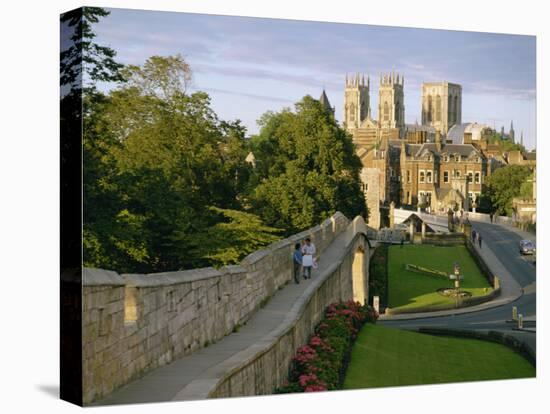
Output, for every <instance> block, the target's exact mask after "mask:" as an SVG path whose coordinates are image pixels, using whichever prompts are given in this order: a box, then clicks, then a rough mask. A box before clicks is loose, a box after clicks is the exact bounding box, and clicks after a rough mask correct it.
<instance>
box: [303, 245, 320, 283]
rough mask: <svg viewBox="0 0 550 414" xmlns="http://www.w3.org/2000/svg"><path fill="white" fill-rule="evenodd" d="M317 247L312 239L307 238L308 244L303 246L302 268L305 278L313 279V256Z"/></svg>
mask: <svg viewBox="0 0 550 414" xmlns="http://www.w3.org/2000/svg"><path fill="white" fill-rule="evenodd" d="M316 251H317V249H316V248H315V245H314V244H313V243H312V242H311V239H310V238H309V237H308V238H306V244H304V247H302V254H303V257H302V268H303V275H304V279H311V268H312V267H313V257H314V256H315V252H316Z"/></svg>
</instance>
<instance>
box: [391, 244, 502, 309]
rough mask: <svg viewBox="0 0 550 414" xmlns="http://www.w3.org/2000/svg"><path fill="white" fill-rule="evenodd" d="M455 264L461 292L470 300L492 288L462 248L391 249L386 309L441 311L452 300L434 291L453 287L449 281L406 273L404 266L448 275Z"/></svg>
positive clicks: (418, 247)
mask: <svg viewBox="0 0 550 414" xmlns="http://www.w3.org/2000/svg"><path fill="white" fill-rule="evenodd" d="M455 261H458V263H459V264H460V268H461V273H462V274H463V275H464V280H463V281H462V282H461V289H463V290H465V291H468V292H470V293H471V294H472V296H481V295H485V294H487V293H489V292H491V291H492V287H491V286H490V285H489V283H488V282H487V279H486V278H485V277H484V276H483V274H482V273H481V270H480V269H479V268H478V266H477V265H476V263H475V262H474V260H473V259H472V257H471V256H470V253H469V252H468V250H467V249H466V247H465V246H451V247H438V246H430V245H405V246H402V247H401V246H391V247H390V248H389V260H388V290H389V296H388V302H389V303H388V306H389V307H390V308H392V309H393V308H399V309H413V308H418V307H425V306H434V307H436V308H437V307H438V306H439V307H441V306H444V305H449V304H451V305H452V304H453V303H455V299H453V298H449V297H445V296H443V295H440V294H439V293H437V289H438V288H443V287H453V283H454V282H453V281H451V280H448V279H444V278H438V277H435V276H427V275H424V274H420V273H416V272H412V271H409V270H407V269H406V268H405V265H406V264H407V263H409V264H414V265H417V266H422V267H427V268H430V269H436V270H440V271H443V272H446V273H447V274H449V273H452V271H453V264H454V262H455Z"/></svg>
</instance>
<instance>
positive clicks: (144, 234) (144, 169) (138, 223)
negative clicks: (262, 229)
mask: <svg viewBox="0 0 550 414" xmlns="http://www.w3.org/2000/svg"><path fill="white" fill-rule="evenodd" d="M123 74H124V78H125V80H126V83H124V84H121V85H120V87H119V88H117V89H116V90H114V91H113V92H111V94H110V95H109V97H108V98H107V99H105V101H104V103H103V106H100V105H96V106H95V107H90V113H91V114H94V120H95V125H96V130H98V132H97V135H99V134H101V135H102V140H97V141H96V140H94V141H93V145H99V143H100V142H106V141H108V142H109V145H108V146H107V147H106V150H105V153H104V154H102V156H103V158H102V171H101V172H100V174H99V176H96V177H95V180H96V183H97V184H98V185H100V186H102V188H104V189H109V190H112V194H111V196H112V197H111V198H110V199H108V200H103V202H102V204H98V201H99V200H98V199H94V198H92V197H91V195H90V197H89V199H88V206H87V210H89V211H90V213H89V214H88V215H87V217H88V218H90V220H89V223H94V224H95V225H94V226H93V231H90V232H88V233H87V234H86V235H87V236H88V237H87V240H86V243H87V245H86V246H88V249H87V250H88V256H87V257H88V258H89V260H90V261H91V262H92V263H99V264H102V266H103V267H105V266H106V264H108V265H110V266H114V268H116V269H117V270H120V271H143V272H148V271H165V270H175V269H181V268H192V267H201V266H208V265H211V264H213V263H216V264H219V263H225V262H226V261H228V260H231V258H235V257H241V256H242V254H244V253H246V252H247V251H248V250H246V249H247V246H248V244H246V243H245V238H244V236H242V237H241V241H242V243H241V244H234V245H233V246H232V245H229V244H227V231H226V230H227V229H226V228H225V227H223V226H222V227H221V229H222V230H224V231H225V232H223V231H220V232H219V234H218V232H217V230H218V229H220V227H219V226H218V224H219V223H220V222H222V221H224V220H225V219H224V216H223V215H220V212H219V211H217V210H215V209H211V208H209V207H210V206H213V207H215V208H221V209H226V210H221V211H233V210H231V209H234V210H239V209H241V208H242V206H241V200H240V199H239V194H240V193H241V192H242V190H243V188H244V187H245V186H246V183H247V180H248V176H249V174H250V167H249V166H248V165H247V164H246V163H245V162H244V159H245V157H246V154H247V148H246V143H245V140H244V134H245V130H244V127H243V126H242V125H241V124H240V122H238V121H236V122H224V121H220V120H218V118H217V116H216V114H215V113H214V112H213V111H212V109H211V107H210V99H209V97H208V95H206V94H205V93H202V92H197V93H193V94H188V93H187V85H188V84H189V82H190V81H191V72H190V68H189V66H188V65H187V63H186V62H185V61H184V59H183V58H182V57H181V56H169V57H160V56H154V57H152V58H150V59H148V60H147V62H146V63H145V64H144V65H143V66H142V67H138V66H131V67H128V68H125V70H124V71H123ZM90 125H92V124H90ZM99 130H101V132H99ZM93 132H94V131H91V133H89V134H88V135H89V136H92V135H93ZM94 153H96V154H101V151H97V150H96V151H95V152H94ZM95 165H99V164H98V163H97V162H96V163H95ZM93 171H94V169H93V168H92V169H91V172H93ZM109 202H112V204H109ZM98 214H99V215H101V216H102V218H104V219H105V220H99V219H98V218H97V217H96V215H98ZM248 219H250V220H251V222H253V223H256V222H257V221H254V220H252V219H253V216H250V217H248ZM232 223H233V222H231V223H230V224H232ZM233 224H235V225H237V227H238V224H239V223H238V222H235V223H233ZM213 229H215V230H213ZM266 229H267V227H266ZM237 230H238V228H237V229H236V230H235V231H237ZM204 234H208V239H205V237H204ZM266 234H267V233H266ZM218 236H219V238H220V239H219V240H218ZM271 240H272V238H266V240H265V243H268V242H270V241H271ZM224 243H226V244H224ZM258 243H259V241H258ZM224 245H226V246H227V247H228V248H231V247H234V246H240V247H242V248H243V249H245V250H243V251H242V252H238V251H237V250H234V251H233V253H228V254H226V255H224V254H223V252H222V251H221V250H219V249H220V248H221V247H220V246H224ZM258 245H259V244H258ZM209 246H216V248H215V249H214V247H209ZM205 249H206V250H205ZM212 249H214V250H212ZM216 249H218V250H216ZM209 253H212V256H210V255H209ZM92 254H93V255H94V257H93V260H92V258H91V256H92Z"/></svg>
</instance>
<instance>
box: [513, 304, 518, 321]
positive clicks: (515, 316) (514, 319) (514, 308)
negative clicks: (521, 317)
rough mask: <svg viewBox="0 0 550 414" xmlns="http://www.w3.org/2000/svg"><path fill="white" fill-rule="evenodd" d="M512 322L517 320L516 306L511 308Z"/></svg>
mask: <svg viewBox="0 0 550 414" xmlns="http://www.w3.org/2000/svg"><path fill="white" fill-rule="evenodd" d="M512 320H513V321H517V320H518V308H517V306H512Z"/></svg>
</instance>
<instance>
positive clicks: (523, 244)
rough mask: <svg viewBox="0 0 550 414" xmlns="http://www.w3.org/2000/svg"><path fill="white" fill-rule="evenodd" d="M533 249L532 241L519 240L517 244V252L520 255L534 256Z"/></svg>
mask: <svg viewBox="0 0 550 414" xmlns="http://www.w3.org/2000/svg"><path fill="white" fill-rule="evenodd" d="M535 249H536V247H535V243H534V242H533V241H532V240H521V241H520V242H519V252H520V253H521V254H534V253H535Z"/></svg>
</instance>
